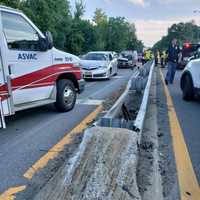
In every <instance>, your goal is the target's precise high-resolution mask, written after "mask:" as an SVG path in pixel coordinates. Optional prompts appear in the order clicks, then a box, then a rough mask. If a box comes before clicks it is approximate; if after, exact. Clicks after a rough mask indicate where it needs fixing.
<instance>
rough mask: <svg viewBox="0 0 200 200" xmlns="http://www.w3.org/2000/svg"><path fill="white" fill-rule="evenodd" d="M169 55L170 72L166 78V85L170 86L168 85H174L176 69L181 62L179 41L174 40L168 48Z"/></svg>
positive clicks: (168, 71)
mask: <svg viewBox="0 0 200 200" xmlns="http://www.w3.org/2000/svg"><path fill="white" fill-rule="evenodd" d="M167 54H168V57H167V59H168V64H167V65H168V70H167V74H166V77H165V83H166V85H168V83H170V84H173V81H174V77H175V73H176V67H177V64H178V60H179V54H180V48H179V46H178V43H177V39H176V38H174V39H173V40H172V42H171V44H170V46H169V48H168V51H167Z"/></svg>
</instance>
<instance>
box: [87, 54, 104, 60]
mask: <svg viewBox="0 0 200 200" xmlns="http://www.w3.org/2000/svg"><path fill="white" fill-rule="evenodd" d="M84 59H85V60H99V61H101V60H102V61H103V60H107V57H106V55H104V54H102V53H99V54H98V53H89V54H87V55H86V56H85V57H84Z"/></svg>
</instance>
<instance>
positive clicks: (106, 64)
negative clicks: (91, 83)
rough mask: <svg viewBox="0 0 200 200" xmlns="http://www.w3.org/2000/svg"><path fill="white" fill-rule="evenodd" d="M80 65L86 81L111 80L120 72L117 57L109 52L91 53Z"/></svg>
mask: <svg viewBox="0 0 200 200" xmlns="http://www.w3.org/2000/svg"><path fill="white" fill-rule="evenodd" d="M80 64H81V68H82V71H83V78H85V79H110V77H111V76H113V75H116V74H117V70H118V68H117V59H116V57H114V56H113V55H112V52H108V51H95V52H89V53H87V54H86V55H85V56H84V57H83V58H82V60H81V63H80Z"/></svg>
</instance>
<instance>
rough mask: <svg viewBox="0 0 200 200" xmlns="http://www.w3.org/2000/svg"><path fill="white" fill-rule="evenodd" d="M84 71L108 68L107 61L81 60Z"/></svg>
mask: <svg viewBox="0 0 200 200" xmlns="http://www.w3.org/2000/svg"><path fill="white" fill-rule="evenodd" d="M80 64H81V66H82V68H83V69H96V68H99V67H101V66H106V65H107V64H108V62H107V61H97V60H81V62H80Z"/></svg>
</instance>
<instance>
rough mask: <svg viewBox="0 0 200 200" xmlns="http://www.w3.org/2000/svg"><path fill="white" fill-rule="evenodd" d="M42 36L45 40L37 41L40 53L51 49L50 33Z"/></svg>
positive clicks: (51, 38) (51, 39)
mask: <svg viewBox="0 0 200 200" xmlns="http://www.w3.org/2000/svg"><path fill="white" fill-rule="evenodd" d="M44 35H45V38H42V37H40V39H39V49H40V50H41V51H47V50H49V49H52V48H53V37H52V34H51V32H49V31H47V32H46V33H45V34H44Z"/></svg>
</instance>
